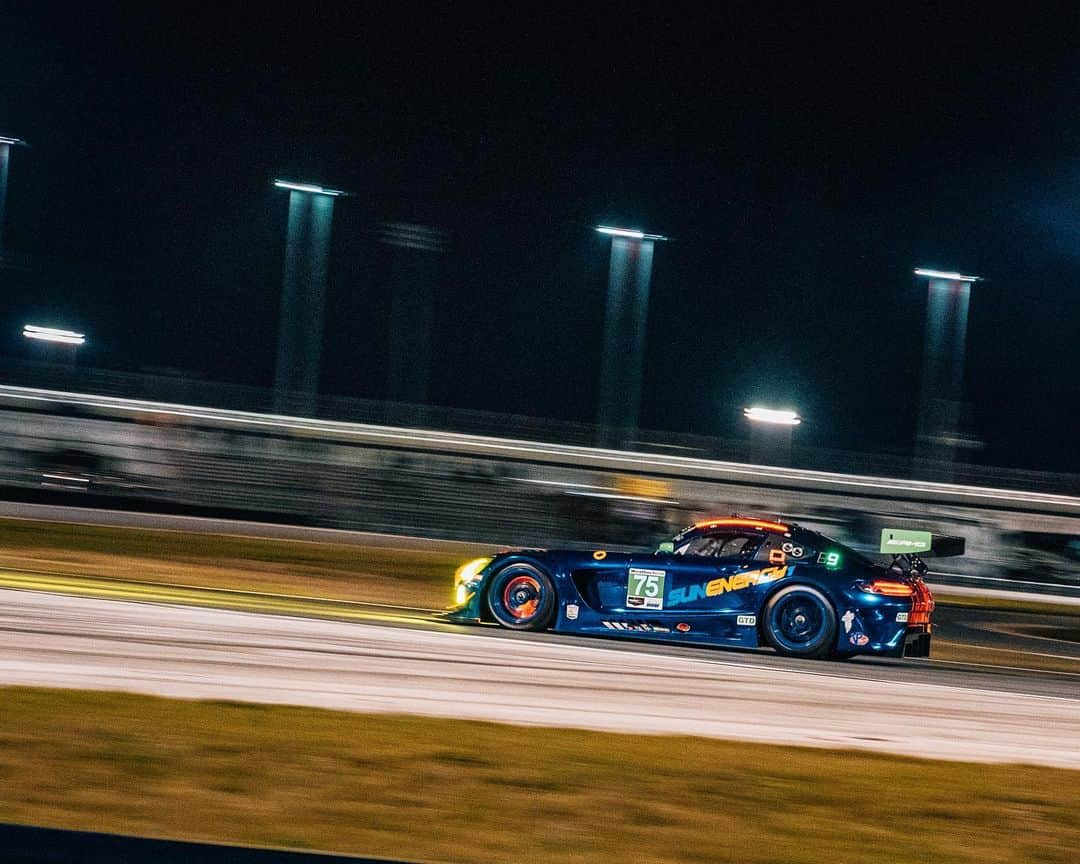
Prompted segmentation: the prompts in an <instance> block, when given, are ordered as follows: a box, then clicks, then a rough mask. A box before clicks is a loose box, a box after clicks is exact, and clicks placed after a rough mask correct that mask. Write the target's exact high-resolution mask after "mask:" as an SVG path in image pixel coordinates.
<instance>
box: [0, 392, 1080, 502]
mask: <svg viewBox="0 0 1080 864" xmlns="http://www.w3.org/2000/svg"><path fill="white" fill-rule="evenodd" d="M0 400H12V401H13V402H16V403H17V402H19V401H25V402H44V403H51V404H53V405H57V406H59V405H62V404H67V405H78V406H81V407H85V408H102V409H112V410H115V411H118V412H121V413H126V414H129V415H137V414H150V415H153V414H158V415H162V414H165V415H172V416H176V417H181V418H188V419H193V420H213V421H218V422H220V423H223V424H235V425H238V426H250V427H256V428H263V429H270V430H282V431H285V430H288V431H296V432H317V433H321V434H324V435H326V436H328V437H334V438H339V437H340V438H350V439H355V440H357V441H364V440H368V441H370V442H372V443H377V444H387V443H393V444H397V445H405V446H409V447H414V448H416V449H422V450H449V451H453V452H459V453H469V454H475V455H479V456H513V457H519V458H524V459H530V460H539V461H546V462H552V463H559V462H565V463H566V464H571V465H578V464H582V461H583V460H587V462H588V464H592V465H595V466H596V467H611V468H620V469H624V470H640V471H643V472H651V473H663V474H672V475H687V476H717V475H723V474H731V475H742V476H744V477H746V478H748V479H757V480H761V481H777V480H783V481H790V482H793V483H797V484H806V485H807V486H813V485H825V486H835V487H856V488H859V487H861V488H866V489H877V490H887V491H889V492H914V493H920V494H924V495H938V494H940V495H942V496H945V497H955V498H970V499H976V500H981V501H985V502H987V503H1009V504H1024V505H1047V506H1049V507H1053V508H1061V510H1062V511H1063V512H1069V513H1080V498H1076V497H1073V496H1068V495H1049V494H1044V493H1032V492H1024V491H1019V490H1010V489H993V488H983V487H976V486H958V485H952V484H948V483H934V482H930V481H920V480H901V479H899V478H889V477H865V476H860V475H851V474H833V473H830V472H825V471H806V470H801V469H792V468H778V467H771V466H759V465H741V464H736V463H732V462H720V461H713V460H707V459H693V458H689V457H685V456H657V455H653V454H649V453H634V452H625V451H620V450H608V449H603V448H591V447H577V446H571V445H555V444H540V443H536V442H532V441H520V440H515V439H503V438H493V437H488V436H483V435H462V434H458V433H452V432H436V431H429V430H424V429H406V428H402V427H392V426H387V427H378V426H370V425H367V424H362V423H345V422H341V421H328V420H316V419H307V418H302V417H288V416H284V415H277V414H256V413H250V412H245V411H228V410H225V409H218V408H201V407H198V406H193V405H175V404H171V403H166V402H148V401H140V400H135V399H120V398H115V397H108V396H94V395H89V394H82V393H65V392H60V391H50V390H36V389H33V388H26V387H0Z"/></svg>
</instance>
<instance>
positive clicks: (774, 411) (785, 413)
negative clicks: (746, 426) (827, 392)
mask: <svg viewBox="0 0 1080 864" xmlns="http://www.w3.org/2000/svg"><path fill="white" fill-rule="evenodd" d="M743 417H745V418H746V419H747V420H748V421H749V423H750V458H751V459H752V460H753V461H755V462H769V463H775V464H782V465H787V464H789V463H790V462H791V439H792V437H793V434H792V433H793V432H794V430H795V427H796V426H798V425H799V424H801V423H802V417H800V416H799V413H798V412H797V411H792V410H791V409H789V408H765V407H763V406H761V405H752V406H750V407H749V408H743Z"/></svg>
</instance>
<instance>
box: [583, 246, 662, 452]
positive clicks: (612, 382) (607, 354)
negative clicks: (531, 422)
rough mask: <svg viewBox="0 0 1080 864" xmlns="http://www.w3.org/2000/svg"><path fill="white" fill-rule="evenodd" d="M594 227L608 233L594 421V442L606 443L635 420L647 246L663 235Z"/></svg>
mask: <svg viewBox="0 0 1080 864" xmlns="http://www.w3.org/2000/svg"><path fill="white" fill-rule="evenodd" d="M596 231H597V232H598V233H600V234H604V235H606V236H608V237H610V238H611V260H610V264H609V265H608V290H607V304H606V308H605V310H604V344H603V349H602V354H601V358H600V393H599V399H598V401H597V408H596V426H597V438H598V443H599V444H600V445H602V446H612V445H615V444H617V443H618V441H617V440H616V438H617V435H618V433H619V432H623V433H627V432H630V431H631V430H633V429H635V428H636V427H637V424H638V417H639V414H640V411H641V381H642V372H643V367H644V352H645V324H646V320H647V318H648V314H649V284H650V282H651V281H652V261H653V250H654V248H655V245H656V242H657V241H660V240H667V239H668V238H667V237H664V236H663V235H661V234H646V233H645V232H644V231H639V230H637V229H634V228H612V227H611V226H608V225H598V226H597V227H596Z"/></svg>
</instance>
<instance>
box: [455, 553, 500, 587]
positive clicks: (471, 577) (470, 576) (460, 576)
mask: <svg viewBox="0 0 1080 864" xmlns="http://www.w3.org/2000/svg"><path fill="white" fill-rule="evenodd" d="M491 561H492V559H491V558H474V559H473V560H472V561H470V562H468V563H467V564H462V565H461V566H460V567H458V569H457V572H455V573H454V584H455V585H468V584H469V583H470V582H475V581H476V580H477V579H478V578H479V576H480V571H481V570H483V569H484V568H485V567H487V565H488V564H490V563H491Z"/></svg>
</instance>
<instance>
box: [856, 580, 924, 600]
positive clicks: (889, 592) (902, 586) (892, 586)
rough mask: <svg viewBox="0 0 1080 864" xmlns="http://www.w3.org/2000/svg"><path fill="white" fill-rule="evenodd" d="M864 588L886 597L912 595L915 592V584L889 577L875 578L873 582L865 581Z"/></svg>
mask: <svg viewBox="0 0 1080 864" xmlns="http://www.w3.org/2000/svg"><path fill="white" fill-rule="evenodd" d="M862 589H863V591H868V592H870V593H871V594H881V595H883V596H885V597H911V596H912V595H913V594H915V586H914V585H911V584H910V583H908V582H893V581H891V580H889V579H875V580H874V581H873V582H869V583H864V584H863V586H862Z"/></svg>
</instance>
